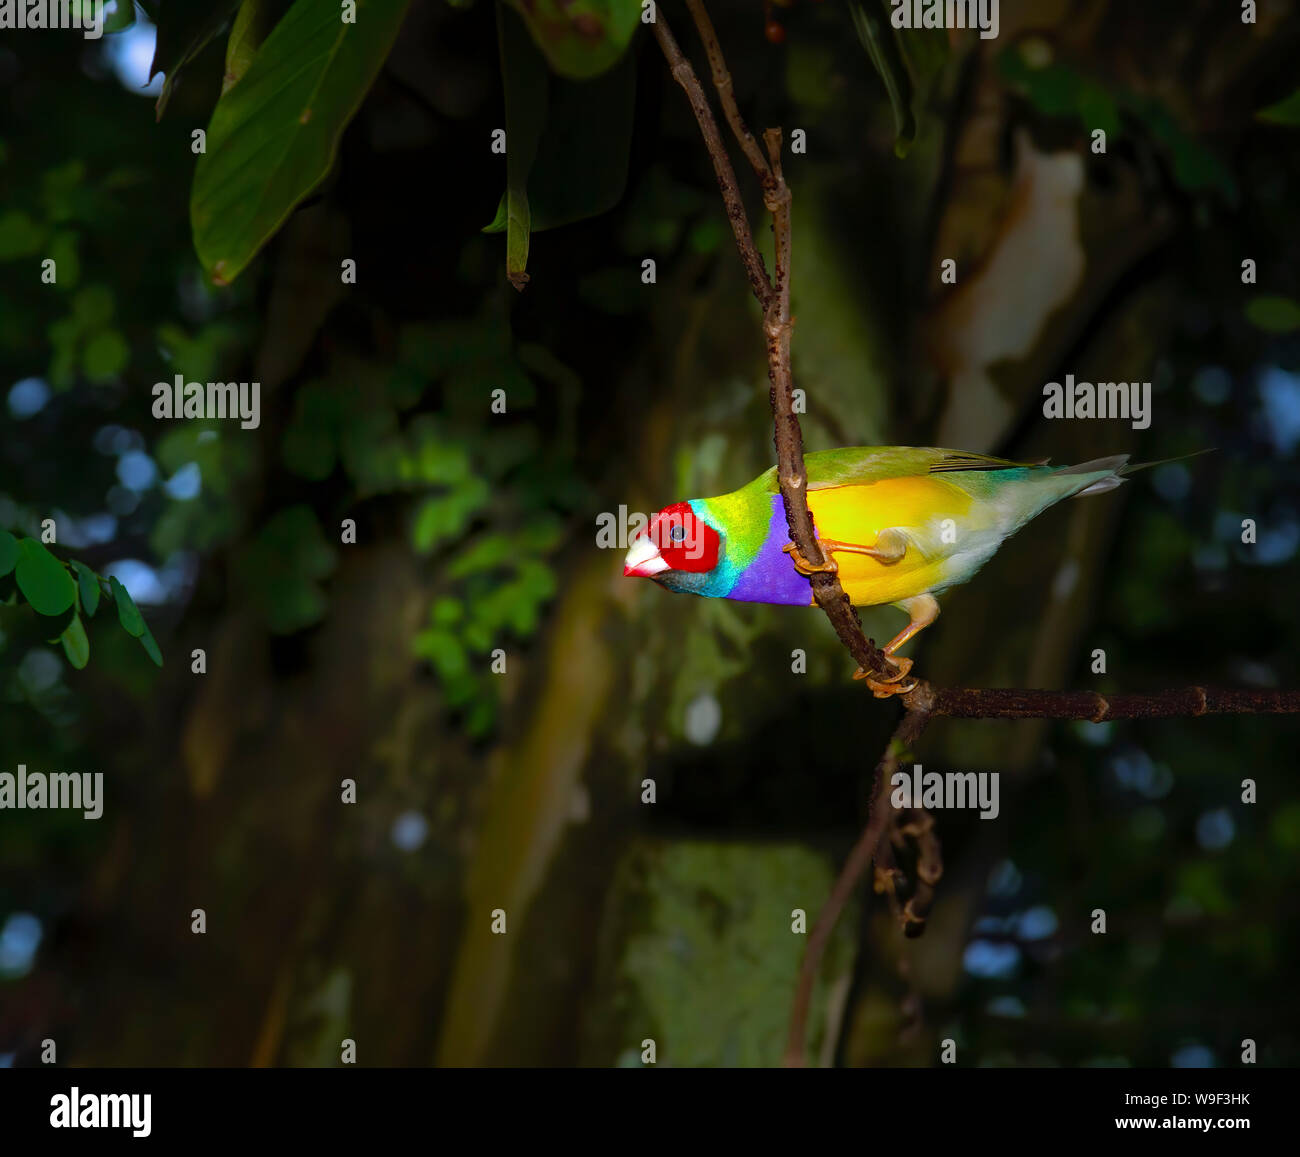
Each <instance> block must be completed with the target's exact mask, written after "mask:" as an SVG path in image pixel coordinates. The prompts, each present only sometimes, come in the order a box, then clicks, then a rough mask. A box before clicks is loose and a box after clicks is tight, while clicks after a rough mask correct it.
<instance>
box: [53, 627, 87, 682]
mask: <svg viewBox="0 0 1300 1157" xmlns="http://www.w3.org/2000/svg"><path fill="white" fill-rule="evenodd" d="M59 641H60V642H61V643H62V644H63V653H64V654H65V655H67V657H68V662H69V663H71V664H72V665H73V666H74V667H76V669H77V670H78V671H80V670H81V669H82V668H83V667H85V665H86V664H87V663H89V662H90V639H89V638H87V636H86V625H85V624H84V623H83V622H82V621H81V616H80V615H73V616H72V622H70V623H69V624H68V629H67V630H66V631H64V632H63V634H62V635H60V636H59Z"/></svg>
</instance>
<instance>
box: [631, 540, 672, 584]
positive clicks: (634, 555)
mask: <svg viewBox="0 0 1300 1157" xmlns="http://www.w3.org/2000/svg"><path fill="white" fill-rule="evenodd" d="M671 569H672V568H671V567H670V566H669V565H668V564H667V563H666V562H664V560H663V555H661V554H660V553H659V548H658V547H657V546H655V544H654V542H653V540H651V539H650V538H648V537H647V538H639V539H637V540H636V542H634V543H633V544H632V549H631V550H629V551H628V552H627V558H625V559H624V560H623V577H624V578H627V577H629V576H632V575H636V576H637V577H639V578H649V577H650V576H651V575H656V574H658V573H659V572H660V571H665V570H671Z"/></svg>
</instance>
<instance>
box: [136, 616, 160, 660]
mask: <svg viewBox="0 0 1300 1157" xmlns="http://www.w3.org/2000/svg"><path fill="white" fill-rule="evenodd" d="M140 646H142V647H143V648H144V651H145V654H146V655H148V656H149V658H151V659H152V660H153V661H154V665H155V666H157V667H161V666H162V665H163V658H162V651H161V650H159V648H158V641H157V640H156V639H155V638H154V637H153V632H152V631H151V630H149V628H148V627H147V626H146V627H145V629H144V634H142V635H141V636H140Z"/></svg>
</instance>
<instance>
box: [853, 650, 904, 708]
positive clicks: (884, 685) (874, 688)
mask: <svg viewBox="0 0 1300 1157" xmlns="http://www.w3.org/2000/svg"><path fill="white" fill-rule="evenodd" d="M886 658H888V660H889V662H890V663H891V664H892V665H893V667H894V672H893V674H891V675H876V674H874V673H871V672H867V671H864V670H862V668H861V667H859V668H858V669H857V670H856V671H854V672H853V677H854V678H855V679H864V680H865V681H866V684H867V687H868V688H870V690H871V693H872V695H874V696H875V697H876V698H877V699H888V698H889V697H890V696H891V695H906V694H907V693H908V692H909V691H915V690H916V684H917V680H915V679H913V680H912V681H911V682H910V683H908V684H907V685H906V686H903V685H902V681H903V679H905V678H906V677H907V673H908V672H909V671H910V670H911V669H912V660H911V659H902V658H895V657H894V656H893V655H887V656H886Z"/></svg>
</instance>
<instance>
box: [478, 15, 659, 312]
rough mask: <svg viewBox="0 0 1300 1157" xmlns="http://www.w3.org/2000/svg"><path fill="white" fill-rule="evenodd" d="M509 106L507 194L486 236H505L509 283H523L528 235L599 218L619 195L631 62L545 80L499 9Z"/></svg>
mask: <svg viewBox="0 0 1300 1157" xmlns="http://www.w3.org/2000/svg"><path fill="white" fill-rule="evenodd" d="M497 14H498V25H497V27H498V40H499V45H500V51H501V74H502V76H503V77H504V86H505V106H506V142H507V148H506V191H505V194H504V195H503V196H502V198H501V200H500V202H499V203H498V205H497V211H496V216H495V217H494V218H493V220H492V223H491V224H490V225H488V226H487V227H486V228H485V229H484V230H483V232H484V233H500V232H502V231H504V232H505V233H506V276H507V277H508V278H509V280H510V283H511V284H512V285H513V286H514V287H515V288H516V289H523V287H524V285H525V284H527V282H528V274H527V272H526V270H527V266H528V250H529V242H530V239H531V235H532V234H533V233H536V232H540V231H541V230H543V229H554V228H557V227H559V226H561V225H568V224H571V223H572V222H574V221H581V220H584V219H586V218H588V217H594V216H596V215H597V214H600V213H604V212H605V211H606V210H608V209H610V208H612V207H613V206H614V205H615V204H617V202H618V201H619V199H620V198H621V197H622V196H623V190H624V188H625V186H626V184H627V161H628V149H629V147H630V145H631V140H632V118H633V112H634V106H635V100H636V60H635V58H634V57H632V56H631V55H629V56H627V57H626V58H625V59H624V60H623V61H622V62H620V63H619V65H618V66H617V67H616V68H613V69H610V70H608V71H606V72H605V73H604V74H603V75H601V76H599V77H597V78H596V79H595V80H588V81H582V82H578V81H572V80H566V79H563V78H560V77H552V76H550V75H549V74H548V73H547V69H546V60H545V58H544V57H543V56H542V54H541V53H540V52H539V51H538V49H537V46H536V45H535V44H534V43H533V41H532V40H531V39H530V38H529V36H528V34H527V31H526V29H525V25H524V22H523V21H522V20H521V19H519V17H518V16H516V15H515V14H514V13H511V12H508V11H506V9H505V8H499V9H498V13H497Z"/></svg>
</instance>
